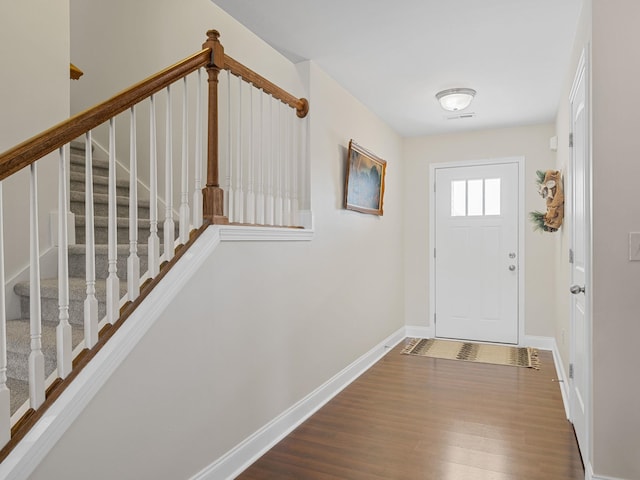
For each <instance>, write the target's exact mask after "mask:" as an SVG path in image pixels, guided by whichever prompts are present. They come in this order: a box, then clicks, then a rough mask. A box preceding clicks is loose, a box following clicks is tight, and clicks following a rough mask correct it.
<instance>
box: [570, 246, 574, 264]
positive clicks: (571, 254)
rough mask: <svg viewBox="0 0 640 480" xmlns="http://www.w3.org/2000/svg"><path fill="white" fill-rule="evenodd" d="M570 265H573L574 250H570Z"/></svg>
mask: <svg viewBox="0 0 640 480" xmlns="http://www.w3.org/2000/svg"><path fill="white" fill-rule="evenodd" d="M569 263H573V248H570V249H569Z"/></svg>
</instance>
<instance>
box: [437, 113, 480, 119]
mask: <svg viewBox="0 0 640 480" xmlns="http://www.w3.org/2000/svg"><path fill="white" fill-rule="evenodd" d="M475 116H476V114H475V113H474V112H469V113H456V114H455V115H447V116H445V117H444V118H445V119H446V120H464V119H466V118H475Z"/></svg>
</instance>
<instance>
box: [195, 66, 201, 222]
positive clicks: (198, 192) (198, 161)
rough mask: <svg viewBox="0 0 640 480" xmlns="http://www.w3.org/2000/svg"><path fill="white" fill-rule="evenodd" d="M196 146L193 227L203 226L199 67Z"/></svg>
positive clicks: (199, 76) (199, 73)
mask: <svg viewBox="0 0 640 480" xmlns="http://www.w3.org/2000/svg"><path fill="white" fill-rule="evenodd" d="M195 141H196V148H195V159H194V161H195V165H194V174H193V176H194V188H193V228H200V226H202V69H201V68H200V69H198V86H197V89H196V140H195Z"/></svg>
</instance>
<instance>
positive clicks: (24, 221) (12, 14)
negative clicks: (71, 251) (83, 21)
mask: <svg viewBox="0 0 640 480" xmlns="http://www.w3.org/2000/svg"><path fill="white" fill-rule="evenodd" d="M34 12H37V14H34ZM0 63H1V64H2V68H1V69H0V71H1V75H2V76H1V79H0V85H1V88H0V105H1V107H0V152H4V151H5V150H8V149H9V148H11V147H13V146H15V145H17V144H19V143H21V142H23V141H25V140H27V139H28V138H30V137H32V136H33V135H36V134H38V133H40V132H41V131H43V130H46V129H47V128H49V127H52V126H53V125H55V124H56V123H58V122H61V121H63V120H65V119H66V118H67V117H68V116H69V82H70V80H69V0H51V1H49V0H24V1H19V2H2V3H0ZM57 158H58V157H57V154H56V155H55V159H54V156H52V155H50V156H48V157H46V158H44V159H43V160H41V161H39V162H38V164H37V165H38V166H37V169H38V177H39V192H38V193H39V199H38V200H39V208H40V223H39V226H40V247H41V251H45V250H46V249H47V248H49V247H51V245H52V242H51V238H50V235H49V212H50V211H51V210H57V207H56V206H55V205H57V180H56V181H52V180H51V179H53V178H55V179H57ZM3 189H4V200H5V208H4V231H5V242H6V243H5V261H6V269H5V270H6V277H7V280H9V279H11V278H12V277H13V276H14V275H16V274H17V273H19V272H20V271H21V270H22V269H23V268H25V267H26V266H27V265H28V263H29V242H28V241H25V239H28V238H29V221H28V218H29V174H28V169H24V170H22V171H21V172H19V173H18V174H16V175H14V176H12V177H11V178H9V179H7V180H5V181H4V182H3ZM8 199H11V200H10V201H8ZM52 206H53V207H52Z"/></svg>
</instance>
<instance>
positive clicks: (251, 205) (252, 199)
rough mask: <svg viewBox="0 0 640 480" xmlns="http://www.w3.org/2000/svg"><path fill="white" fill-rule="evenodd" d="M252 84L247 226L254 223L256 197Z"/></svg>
mask: <svg viewBox="0 0 640 480" xmlns="http://www.w3.org/2000/svg"><path fill="white" fill-rule="evenodd" d="M253 91H254V88H253V84H249V158H248V163H249V164H248V168H247V173H248V175H247V215H246V222H247V223H249V224H254V223H255V222H256V212H255V208H256V196H255V193H254V192H253V183H254V182H255V177H254V173H255V172H254V158H253V157H254V148H253V143H254V138H253V133H254V132H253V120H254V118H253V117H254V110H253V93H254V92H253Z"/></svg>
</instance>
